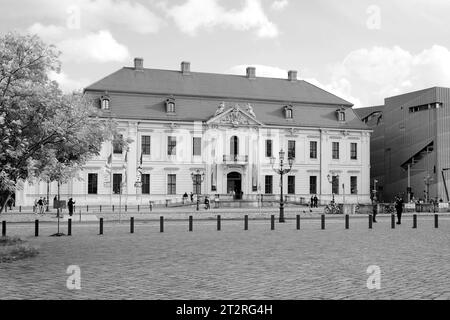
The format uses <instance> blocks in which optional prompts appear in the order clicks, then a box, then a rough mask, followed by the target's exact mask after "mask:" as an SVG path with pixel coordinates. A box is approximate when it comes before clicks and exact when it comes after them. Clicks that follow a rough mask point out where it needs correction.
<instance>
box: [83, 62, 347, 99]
mask: <svg viewBox="0 0 450 320" xmlns="http://www.w3.org/2000/svg"><path fill="white" fill-rule="evenodd" d="M85 91H112V92H113V91H114V92H128V93H146V94H167V95H170V94H173V95H178V96H202V97H223V98H234V99H239V98H240V99H243V98H245V99H250V100H276V101H286V102H305V103H314V104H332V105H344V106H352V104H351V103H350V102H348V101H346V100H344V99H341V98H339V97H337V96H335V95H333V94H331V93H329V92H327V91H325V90H322V89H320V88H318V87H316V86H314V85H312V84H310V83H308V82H306V81H303V80H297V81H289V80H287V79H277V78H264V77H256V78H254V79H248V78H247V77H246V76H239V75H228V74H214V73H202V72H190V74H189V75H183V74H182V73H181V72H180V71H171V70H159V69H142V70H135V69H134V68H129V67H124V68H122V69H119V70H118V71H116V72H114V73H112V74H111V75H109V76H107V77H105V78H103V79H101V80H100V81H97V82H95V83H94V84H92V85H90V86H88V87H87V88H85Z"/></svg>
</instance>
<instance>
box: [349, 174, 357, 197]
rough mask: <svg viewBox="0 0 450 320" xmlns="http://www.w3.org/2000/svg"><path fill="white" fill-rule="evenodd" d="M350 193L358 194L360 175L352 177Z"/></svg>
mask: <svg viewBox="0 0 450 320" xmlns="http://www.w3.org/2000/svg"><path fill="white" fill-rule="evenodd" d="M350 193H351V194H358V177H356V176H351V177H350Z"/></svg>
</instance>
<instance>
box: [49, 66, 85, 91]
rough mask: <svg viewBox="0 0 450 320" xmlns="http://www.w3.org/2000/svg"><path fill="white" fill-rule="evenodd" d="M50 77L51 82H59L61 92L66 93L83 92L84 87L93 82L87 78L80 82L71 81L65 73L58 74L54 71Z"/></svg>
mask: <svg viewBox="0 0 450 320" xmlns="http://www.w3.org/2000/svg"><path fill="white" fill-rule="evenodd" d="M48 77H49V78H50V80H52V81H56V82H58V84H59V87H60V88H61V90H62V91H64V92H66V93H70V92H73V91H78V90H82V89H83V88H84V87H86V85H88V84H89V83H91V81H90V80H89V79H86V78H83V79H80V80H73V79H70V78H69V76H68V75H67V74H66V73H64V72H60V73H56V72H54V71H51V72H50V73H49V75H48Z"/></svg>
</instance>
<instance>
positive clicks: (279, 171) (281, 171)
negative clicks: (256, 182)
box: [270, 149, 294, 223]
mask: <svg viewBox="0 0 450 320" xmlns="http://www.w3.org/2000/svg"><path fill="white" fill-rule="evenodd" d="M279 156H280V158H279V168H277V169H276V168H275V158H273V157H271V158H270V163H271V164H272V169H273V171H274V172H275V173H277V174H279V175H280V218H279V222H281V223H283V222H285V220H284V199H283V175H285V174H286V173H289V172H290V171H291V169H292V165H293V164H294V158H289V159H288V164H289V168H286V169H285V168H284V156H285V152H284V151H283V149H281V150H280V152H279Z"/></svg>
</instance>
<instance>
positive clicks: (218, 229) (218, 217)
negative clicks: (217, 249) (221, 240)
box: [217, 214, 221, 231]
mask: <svg viewBox="0 0 450 320" xmlns="http://www.w3.org/2000/svg"><path fill="white" fill-rule="evenodd" d="M220 227H221V226H220V214H219V215H218V216H217V231H220Z"/></svg>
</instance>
